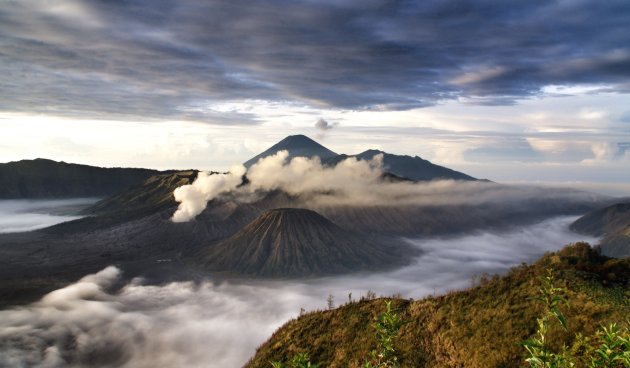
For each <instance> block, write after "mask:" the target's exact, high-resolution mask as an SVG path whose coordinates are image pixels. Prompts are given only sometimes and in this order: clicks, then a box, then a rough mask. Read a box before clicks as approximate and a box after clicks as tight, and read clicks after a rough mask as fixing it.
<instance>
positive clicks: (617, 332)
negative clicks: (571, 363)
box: [590, 323, 630, 368]
mask: <svg viewBox="0 0 630 368" xmlns="http://www.w3.org/2000/svg"><path fill="white" fill-rule="evenodd" d="M597 337H598V338H599V340H600V342H601V344H600V346H599V348H598V349H596V350H595V356H593V357H591V362H590V367H592V368H596V367H630V323H628V324H627V326H626V327H625V328H620V327H619V326H617V324H616V323H611V324H610V325H609V326H608V327H605V326H603V327H602V328H601V330H600V331H599V332H598V333H597Z"/></svg>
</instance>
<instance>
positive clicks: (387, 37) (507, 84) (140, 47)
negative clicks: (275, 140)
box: [0, 0, 630, 124]
mask: <svg viewBox="0 0 630 368" xmlns="http://www.w3.org/2000/svg"><path fill="white" fill-rule="evenodd" d="M51 4H52V5H51ZM59 4H61V5H59ZM628 17H630V3H628V2H627V1H623V0H617V1H615V0H612V1H606V2H592V1H556V2H553V1H551V2H550V1H510V2H503V1H477V2H462V1H454V0H453V1H442V0H440V1H437V0H436V1H422V2H415V1H384V0H382V1H379V0H369V1H335V2H333V1H301V2H296V1H264V2H260V1H257V2H251V1H238V0H237V1H230V2H226V1H192V0H187V1H147V0H135V1H134V0H130V1H101V2H97V1H89V2H88V1H85V2H83V1H80V0H69V1H66V2H63V3H45V4H42V3H41V2H38V1H32V0H31V1H29V0H27V1H20V2H17V1H15V2H4V3H3V4H2V5H0V35H2V38H3V42H2V43H1V44H0V72H1V73H0V83H1V84H2V86H3V88H2V90H1V92H0V101H1V102H0V109H2V110H5V111H29V112H32V111H36V112H46V113H48V112H53V113H57V114H64V115H82V116H85V115H91V116H96V117H112V116H114V117H118V118H120V117H123V118H124V117H133V118H139V117H145V118H164V117H167V118H182V119H192V120H206V121H211V122H217V123H225V124H239V123H255V122H256V120H255V117H254V116H251V115H247V114H238V113H237V112H230V113H227V114H226V113H225V112H223V111H216V110H213V103H217V102H221V101H229V100H243V99H264V100H275V101H301V102H306V103H308V104H311V105H314V106H326V107H334V108H353V109H373V110H383V109H409V108H414V107H422V106H430V105H433V104H435V103H436V102H437V101H438V100H441V99H452V98H465V101H467V102H470V103H476V104H485V105H495V104H511V103H515V102H516V101H517V100H518V99H521V98H526V97H529V96H532V95H536V94H538V93H540V88H541V87H543V86H545V85H550V84H556V85H558V84H576V83H599V84H606V85H608V86H610V87H609V88H610V89H612V90H620V91H621V90H622V91H627V90H628V85H629V81H630V47H628V45H629V44H630V36H629V35H630V25H629V24H628V22H627V19H628Z"/></svg>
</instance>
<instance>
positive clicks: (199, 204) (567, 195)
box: [173, 151, 592, 222]
mask: <svg viewBox="0 0 630 368" xmlns="http://www.w3.org/2000/svg"><path fill="white" fill-rule="evenodd" d="M382 159H383V158H382V155H375V156H374V157H373V158H372V160H369V161H365V160H358V159H356V158H354V157H350V158H347V159H345V160H343V161H341V162H339V163H338V164H337V165H335V166H325V165H323V164H322V163H321V161H320V159H319V158H317V157H314V158H305V157H295V158H293V159H291V160H289V153H288V152H287V151H279V152H277V153H276V154H275V155H271V156H268V157H265V158H262V159H260V160H259V161H258V162H257V163H255V164H254V165H252V166H251V167H250V168H249V170H248V171H247V178H248V179H249V183H248V184H247V185H243V186H238V185H239V184H240V182H241V179H240V177H241V175H242V174H243V173H244V172H245V169H244V168H243V167H242V166H238V167H235V168H233V169H232V172H231V173H229V174H225V175H207V174H204V175H201V176H200V177H199V178H198V179H197V180H196V181H195V182H194V183H193V184H192V185H186V186H183V187H180V188H178V189H176V190H175V199H176V200H177V201H179V202H181V204H180V206H179V209H178V210H177V212H176V213H175V215H174V216H173V221H176V222H181V221H188V220H190V219H192V218H193V217H195V216H196V215H198V214H199V213H201V212H202V211H203V209H204V208H205V207H206V203H207V201H209V200H212V199H214V198H217V197H218V196H220V195H221V194H225V193H231V194H233V197H234V198H235V200H236V201H243V202H245V201H248V200H251V198H252V194H255V193H259V192H267V191H272V190H282V191H284V192H286V193H288V194H290V195H292V196H294V197H297V198H298V199H296V200H298V201H301V203H300V204H301V205H303V206H306V207H313V209H317V208H318V207H321V206H410V205H413V206H439V205H464V204H466V205H480V204H486V203H506V202H508V203H509V202H515V203H516V202H520V203H521V204H523V201H527V200H529V199H536V200H541V199H542V200H544V198H550V199H565V200H569V201H571V200H578V201H585V200H587V201H588V200H591V199H592V198H590V195H589V194H587V193H585V192H579V191H575V190H570V189H551V188H541V187H522V186H521V187H517V186H506V185H500V184H496V183H491V182H484V181H454V180H434V181H429V182H418V183H416V182H409V181H392V180H385V179H383V162H382Z"/></svg>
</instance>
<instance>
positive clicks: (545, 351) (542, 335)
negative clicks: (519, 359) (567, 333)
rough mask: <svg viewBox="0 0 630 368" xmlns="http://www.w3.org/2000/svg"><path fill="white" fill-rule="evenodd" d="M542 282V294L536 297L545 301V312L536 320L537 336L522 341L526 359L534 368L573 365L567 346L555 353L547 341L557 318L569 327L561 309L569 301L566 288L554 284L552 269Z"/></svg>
mask: <svg viewBox="0 0 630 368" xmlns="http://www.w3.org/2000/svg"><path fill="white" fill-rule="evenodd" d="M541 283H542V285H541V287H540V289H539V291H540V296H538V297H535V298H534V299H535V300H538V301H540V302H542V303H543V305H544V306H545V313H544V315H543V316H542V317H541V318H538V319H537V320H536V321H537V322H538V329H537V330H536V334H535V336H534V337H532V338H531V339H528V340H525V341H524V342H522V343H521V344H522V345H523V346H524V347H525V349H526V350H527V354H528V357H527V359H525V361H526V362H528V363H529V365H530V366H532V367H534V368H560V367H572V366H573V363H572V362H571V359H570V357H569V355H568V353H567V349H566V347H563V349H562V352H561V353H555V352H553V351H551V350H550V349H549V343H548V341H547V334H548V332H549V329H550V322H551V321H552V320H557V321H558V323H559V324H560V326H561V327H562V328H563V329H564V330H566V329H567V321H566V318H565V317H564V315H563V314H562V312H561V311H560V305H561V304H563V303H567V300H566V298H565V297H564V293H565V290H564V289H563V288H559V287H556V286H555V285H554V278H553V274H552V271H551V270H547V276H545V277H543V278H541Z"/></svg>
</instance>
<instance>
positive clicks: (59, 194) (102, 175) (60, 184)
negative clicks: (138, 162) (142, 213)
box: [0, 158, 168, 199]
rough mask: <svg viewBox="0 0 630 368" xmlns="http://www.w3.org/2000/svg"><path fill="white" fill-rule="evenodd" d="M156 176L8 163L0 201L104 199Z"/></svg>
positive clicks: (1, 167) (0, 171) (41, 162)
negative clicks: (22, 199) (23, 199)
mask: <svg viewBox="0 0 630 368" xmlns="http://www.w3.org/2000/svg"><path fill="white" fill-rule="evenodd" d="M164 172H165V173H166V172H168V171H164ZM158 173H160V171H158V170H152V169H142V168H121V167H113V168H104V167H98V166H90V165H83V164H73V163H67V162H64V161H54V160H49V159H43V158H37V159H34V160H19V161H11V162H7V163H1V164H0V198H1V199H21V198H42V199H43V198H72V197H75V198H76V197H103V196H108V195H112V194H114V193H117V192H119V191H121V190H123V189H125V188H128V187H130V186H133V185H135V184H139V183H141V182H143V181H144V180H146V179H148V178H149V177H150V176H152V175H155V174H158Z"/></svg>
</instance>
